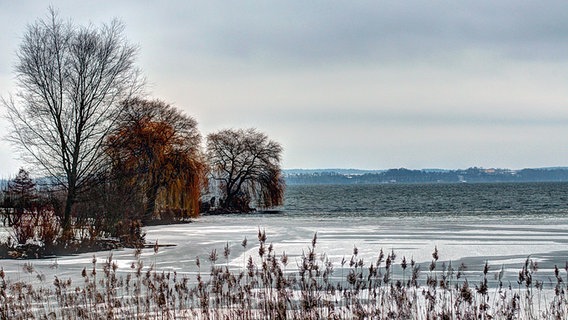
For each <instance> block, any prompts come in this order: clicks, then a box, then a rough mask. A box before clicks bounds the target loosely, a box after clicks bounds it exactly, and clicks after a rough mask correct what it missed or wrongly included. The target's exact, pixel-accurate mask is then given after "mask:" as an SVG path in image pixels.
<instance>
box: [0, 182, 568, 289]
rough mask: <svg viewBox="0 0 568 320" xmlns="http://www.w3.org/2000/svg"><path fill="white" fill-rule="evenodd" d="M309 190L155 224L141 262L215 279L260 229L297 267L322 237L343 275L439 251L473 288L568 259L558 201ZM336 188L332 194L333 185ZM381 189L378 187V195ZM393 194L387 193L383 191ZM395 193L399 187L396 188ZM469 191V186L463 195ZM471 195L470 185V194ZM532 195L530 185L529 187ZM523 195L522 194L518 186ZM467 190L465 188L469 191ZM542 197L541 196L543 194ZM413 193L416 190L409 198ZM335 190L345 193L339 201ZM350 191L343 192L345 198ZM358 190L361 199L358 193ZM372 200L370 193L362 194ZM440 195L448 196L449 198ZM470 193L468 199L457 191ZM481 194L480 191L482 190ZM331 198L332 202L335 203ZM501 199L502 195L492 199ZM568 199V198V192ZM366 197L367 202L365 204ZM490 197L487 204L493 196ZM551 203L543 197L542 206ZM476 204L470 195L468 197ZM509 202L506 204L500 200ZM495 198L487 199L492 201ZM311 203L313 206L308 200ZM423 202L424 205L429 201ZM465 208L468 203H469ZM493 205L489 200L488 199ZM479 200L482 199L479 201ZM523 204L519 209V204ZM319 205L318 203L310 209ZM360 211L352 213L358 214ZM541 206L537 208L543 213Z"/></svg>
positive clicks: (73, 259) (65, 271) (54, 269)
mask: <svg viewBox="0 0 568 320" xmlns="http://www.w3.org/2000/svg"><path fill="white" fill-rule="evenodd" d="M305 188H308V187H305V186H302V187H300V186H292V187H290V188H289V190H288V200H287V203H286V205H285V206H284V208H282V210H281V211H275V212H271V213H256V214H247V215H218V216H203V217H200V218H198V219H196V220H195V221H194V222H192V223H189V224H179V225H167V226H152V227H147V228H145V231H146V240H147V241H148V242H150V243H154V242H156V241H157V242H158V243H159V244H161V245H173V246H166V247H161V248H160V249H159V250H158V252H157V253H154V250H153V249H151V248H149V249H144V250H143V251H142V259H143V260H144V264H145V266H149V265H151V264H155V267H156V268H157V269H159V270H165V271H173V270H176V272H177V273H178V274H179V273H184V274H189V275H192V274H195V273H196V272H197V266H196V263H195V260H196V257H200V259H201V261H202V262H201V264H202V266H201V271H207V270H208V266H209V261H208V260H207V257H208V256H209V253H210V252H211V251H212V250H214V249H216V250H217V253H218V255H219V259H218V261H217V264H228V265H229V266H230V267H231V268H242V267H243V265H244V263H245V259H248V257H249V256H253V258H255V257H257V256H258V240H257V233H258V230H259V229H260V230H265V231H266V234H267V237H268V239H267V242H268V243H273V245H274V249H275V252H276V253H277V254H280V253H282V252H286V254H287V255H289V257H290V268H293V267H294V266H295V261H298V260H299V259H297V257H298V256H299V255H301V254H302V251H306V250H307V248H308V247H309V246H310V244H311V240H312V237H313V235H314V233H316V232H317V235H318V237H317V239H318V240H317V246H316V248H317V251H318V252H319V253H326V254H327V256H328V257H329V258H330V259H331V261H332V262H333V263H334V267H335V269H336V270H339V268H340V267H341V260H342V259H343V258H345V259H347V260H349V258H350V257H351V255H352V252H353V248H354V247H357V249H358V251H359V258H363V259H364V261H365V263H366V265H367V266H368V264H369V263H370V262H374V261H375V260H376V258H377V256H378V253H379V250H380V249H383V250H385V252H386V251H388V252H390V251H391V250H394V252H395V253H396V254H397V258H396V261H395V264H399V263H400V261H401V259H402V257H403V256H405V257H406V258H407V259H408V260H410V259H411V258H412V259H414V260H415V261H416V262H417V263H420V264H421V265H422V270H427V267H428V264H429V263H430V261H431V260H432V256H431V254H432V252H433V250H434V248H435V247H437V248H438V250H439V255H440V263H441V262H442V261H444V262H446V263H447V262H449V261H451V262H452V264H453V265H454V266H455V268H456V269H457V266H458V265H459V264H460V263H462V262H463V263H465V264H466V265H467V266H468V270H469V271H470V272H472V273H471V275H470V277H471V280H477V277H478V274H479V272H480V271H481V270H482V269H483V264H484V263H485V261H488V262H489V264H490V266H491V269H490V270H491V272H498V271H499V270H500V269H501V268H504V270H505V279H506V280H508V281H511V282H512V283H515V281H516V277H517V274H518V271H519V270H520V268H521V267H522V265H523V264H524V261H525V259H526V258H527V257H528V256H530V257H531V259H533V260H534V261H537V262H538V264H539V271H538V272H537V274H539V275H542V279H543V280H545V281H547V278H548V277H549V276H552V275H553V271H552V270H553V268H554V265H558V266H559V268H560V269H561V270H562V272H564V270H563V268H564V266H565V263H566V261H567V260H568V247H567V245H566V244H567V243H568V215H567V214H566V212H565V211H564V210H566V207H565V206H564V202H563V201H565V199H564V198H562V199H560V200H559V199H556V200H554V199H549V200H548V202H549V203H548V204H546V205H545V206H544V207H545V208H548V209H539V207H538V205H537V204H535V203H533V202H534V201H533V202H530V201H529V202H528V205H529V207H530V208H528V207H527V208H528V209H526V210H523V206H522V205H521V206H520V207H519V208H516V207H514V208H511V206H510V205H509V206H505V207H504V208H502V209H494V210H493V211H492V210H491V209H487V208H485V207H486V206H492V205H499V206H503V203H505V202H507V201H512V200H511V199H508V198H507V195H506V194H501V196H500V197H496V199H494V200H493V201H494V204H489V205H488V204H487V203H485V204H483V205H484V209H483V210H479V208H477V207H467V206H466V207H463V205H462V207H460V208H459V209H456V208H457V207H456V202H459V201H462V200H459V199H456V198H453V199H452V198H451V197H450V198H447V197H449V195H448V194H445V195H444V192H441V191H440V190H442V191H443V188H442V189H438V190H431V189H428V190H427V189H424V190H427V191H424V192H428V193H433V194H438V197H440V199H446V200H445V201H447V202H448V203H451V207H450V208H449V209H445V207H444V206H443V204H442V205H438V206H435V207H434V208H435V210H434V209H432V211H431V212H429V211H428V210H425V209H420V210H417V209H416V207H414V206H413V205H411V203H410V202H412V201H413V200H412V198H408V197H407V198H405V199H399V201H395V200H388V201H392V202H393V203H397V206H400V205H401V204H400V203H399V202H400V201H406V205H405V208H406V209H405V210H401V209H400V208H398V209H397V210H398V211H392V210H391V211H389V210H388V208H387V209H385V208H383V207H380V206H381V205H382V206H385V204H384V201H379V200H376V199H375V200H376V201H375V202H373V203H372V204H370V205H369V204H368V203H366V202H368V201H370V199H371V198H372V197H373V196H370V194H374V195H375V196H374V197H375V198H379V199H380V198H381V197H387V196H389V197H392V196H393V195H392V194H388V193H389V192H391V193H398V194H399V193H400V190H397V189H394V190H390V189H389V190H386V191H385V190H384V189H380V186H376V187H368V188H370V189H369V190H366V191H365V190H364V191H361V190H358V189H350V188H349V187H346V188H347V189H341V188H340V190H333V192H331V191H332V190H331V189H329V190H328V189H326V188H325V187H319V188H320V189H317V188H316V190H315V191H314V190H312V191H311V192H313V193H314V194H312V196H311V197H317V196H318V194H319V193H321V192H322V190H323V191H326V190H327V191H326V193H327V195H325V197H339V196H341V194H343V195H342V196H341V197H343V198H346V199H349V200H348V201H347V200H343V206H340V205H338V204H337V203H336V204H334V205H330V204H329V202H332V201H331V200H329V201H328V204H327V205H324V204H322V203H320V201H324V200H325V199H314V198H312V199H310V195H309V192H308V189H305ZM329 188H331V187H329ZM377 188H379V189H377ZM383 188H384V187H383ZM391 188H392V187H391ZM459 188H462V187H459ZM465 188H467V187H465ZM523 188H525V189H526V187H523ZM512 189H514V188H512ZM566 189H567V185H565V184H553V185H551V186H547V187H546V188H543V187H542V186H538V188H537V189H535V190H525V191H523V192H529V193H531V194H532V195H533V196H535V193H538V192H542V194H540V195H539V197H540V198H539V199H541V198H542V199H544V200H546V197H562V195H563V194H565V193H564V192H565V191H566ZM464 190H465V189H464ZM539 190H541V191H539ZM407 191H408V190H407ZM334 192H339V194H335V193H334ZM342 192H343V193H342ZM349 192H353V193H355V192H357V194H359V195H357V194H350V193H349ZM362 192H363V193H364V192H367V194H364V195H363V194H361V193H362ZM440 192H441V193H440ZM453 192H457V193H458V194H463V192H467V191H463V190H461V191H459V190H458V191H453ZM476 192H479V191H476ZM330 193H331V195H330ZM417 193H419V191H417V190H414V191H413V192H410V193H409V194H412V195H414V196H416V197H418V196H420V197H419V198H420V199H426V198H423V197H426V196H425V195H420V194H418V195H417ZM488 193H489V194H495V191H494V190H493V191H488ZM566 194H568V193H566ZM358 197H361V199H359V198H358ZM484 197H486V196H484ZM509 197H518V198H519V201H521V200H523V199H525V200H526V197H523V195H522V194H514V195H509ZM543 197H544V198H543ZM427 198H428V199H430V200H429V201H434V202H436V201H437V200H436V199H434V198H435V196H434V195H433V196H431V197H427ZM464 199H469V200H471V196H469V197H468V196H467V195H466V196H464ZM499 199H501V200H499ZM486 200H487V199H486ZM302 201H305V202H302ZM421 201H422V202H424V200H421ZM463 201H465V200H463ZM487 201H489V200H487ZM478 202H479V201H478ZM513 202H514V201H513ZM306 203H311V204H306ZM349 206H351V207H349ZM535 206H536V209H535ZM245 237H246V238H247V239H248V245H247V247H246V248H243V247H242V246H241V242H242V240H243V239H244V238H245ZM227 244H228V245H229V248H230V249H231V252H230V256H229V259H228V260H227V259H225V257H224V256H223V250H224V247H225V246H226V245H227ZM133 252H134V251H133V250H132V249H124V250H116V251H114V252H112V254H113V259H114V260H115V261H117V262H118V265H119V270H118V271H119V272H129V271H130V270H131V268H130V266H131V263H132V261H134V254H133ZM109 254H110V252H97V253H96V257H97V259H98V262H102V261H103V260H104V259H106V258H107V257H108V255H109ZM92 258H93V253H88V254H80V255H76V256H66V257H60V258H57V259H43V260H29V261H22V260H0V266H1V267H2V268H4V270H5V272H6V273H7V275H8V276H9V277H10V278H12V279H19V278H27V277H28V275H26V274H24V272H23V271H22V267H23V265H24V263H30V262H31V263H32V264H33V266H34V267H35V269H36V270H38V271H39V272H40V273H42V274H44V275H45V276H46V279H48V281H50V280H49V279H52V278H53V275H55V274H56V275H58V276H59V277H64V278H67V277H71V278H73V279H79V278H80V274H81V270H82V269H83V268H84V267H87V268H88V267H89V266H90V265H91V260H92Z"/></svg>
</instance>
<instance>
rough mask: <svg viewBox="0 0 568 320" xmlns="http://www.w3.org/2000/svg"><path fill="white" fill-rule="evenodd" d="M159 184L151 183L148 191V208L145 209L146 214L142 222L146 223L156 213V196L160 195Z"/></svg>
mask: <svg viewBox="0 0 568 320" xmlns="http://www.w3.org/2000/svg"><path fill="white" fill-rule="evenodd" d="M158 190H159V186H158V184H157V183H156V184H153V185H151V186H150V187H149V188H148V190H147V191H146V199H147V202H146V209H145V210H144V216H143V217H142V222H143V223H144V224H146V223H147V222H148V221H150V220H151V219H152V216H153V215H154V210H156V198H157V197H158Z"/></svg>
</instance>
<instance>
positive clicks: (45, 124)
mask: <svg viewBox="0 0 568 320" xmlns="http://www.w3.org/2000/svg"><path fill="white" fill-rule="evenodd" d="M123 29H124V28H123V25H122V24H121V23H119V22H117V21H112V22H111V23H110V24H108V25H103V26H101V27H100V28H95V27H93V26H87V27H84V26H77V25H74V24H72V23H71V22H70V21H63V20H62V19H61V18H59V16H58V15H57V13H56V12H55V11H54V10H53V9H50V11H49V15H48V17H47V19H39V20H38V21H36V22H35V23H33V24H31V25H30V26H28V28H27V32H26V33H25V34H24V36H23V40H22V44H21V45H20V48H19V50H18V51H17V58H18V62H17V64H16V68H15V70H16V79H17V88H18V89H17V90H18V91H17V92H16V94H15V96H13V97H10V98H8V99H6V98H4V99H2V102H3V104H4V105H5V106H6V107H7V109H8V119H9V120H10V122H11V125H12V131H11V135H10V140H11V141H12V142H13V143H14V144H15V145H16V146H17V147H18V148H19V149H20V150H21V153H22V156H23V157H24V159H25V160H27V161H29V162H30V163H32V164H34V165H36V166H37V167H38V169H41V170H43V171H44V173H45V174H47V175H49V176H51V177H53V178H55V179H57V181H58V182H59V183H60V184H61V186H63V187H64V189H65V191H66V199H65V204H64V214H63V217H64V219H63V226H64V228H65V229H66V230H68V229H69V228H70V226H71V225H70V224H71V220H70V217H71V213H72V208H73V205H74V203H75V202H76V199H77V196H78V195H79V194H80V193H81V190H82V189H83V188H84V187H85V184H86V183H88V181H89V180H90V179H91V177H92V176H93V175H95V174H96V173H97V172H98V171H100V170H101V166H104V161H102V159H103V158H102V157H104V153H103V152H101V145H102V143H103V141H104V139H105V137H106V135H107V133H108V131H109V130H110V128H111V127H112V125H113V124H114V122H115V120H116V117H117V115H118V114H119V110H120V109H118V108H116V106H117V104H118V101H120V100H122V99H124V98H126V97H128V96H130V95H131V94H132V92H133V91H136V90H138V89H140V85H141V82H140V81H139V78H138V74H139V72H138V70H137V69H136V68H135V66H134V58H135V55H136V48H135V47H134V46H132V45H130V44H128V42H127V41H126V39H125V38H124V35H123ZM91 180H92V179H91Z"/></svg>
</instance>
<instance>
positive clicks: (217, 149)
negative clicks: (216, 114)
mask: <svg viewBox="0 0 568 320" xmlns="http://www.w3.org/2000/svg"><path fill="white" fill-rule="evenodd" d="M281 154H282V147H281V146H280V144H279V143H277V142H275V141H272V140H270V139H269V138H268V136H266V134H264V133H262V132H259V131H257V130H255V129H238V130H234V129H226V130H221V131H219V132H216V133H212V134H210V135H208V136H207V155H208V160H209V162H210V167H211V175H212V179H213V180H216V181H218V184H219V187H220V191H221V194H222V197H223V199H221V200H222V204H221V206H222V207H223V208H224V209H226V210H230V211H250V210H251V208H250V205H251V203H253V202H254V203H256V205H257V206H258V207H262V208H267V207H275V206H278V205H281V204H282V203H283V200H284V187H285V186H284V182H283V180H282V177H281V169H280V158H281Z"/></svg>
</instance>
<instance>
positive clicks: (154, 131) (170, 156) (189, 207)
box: [107, 98, 205, 221]
mask: <svg viewBox="0 0 568 320" xmlns="http://www.w3.org/2000/svg"><path fill="white" fill-rule="evenodd" d="M121 108H122V110H123V113H122V115H121V117H120V119H119V121H118V123H117V126H116V129H115V130H114V131H113V133H112V135H110V136H109V138H108V139H107V153H108V155H109V156H110V158H111V159H112V167H113V173H114V175H113V176H114V177H115V178H117V179H119V180H121V181H122V182H123V183H126V185H127V186H130V188H131V190H132V192H141V193H142V194H143V199H144V202H145V204H144V208H145V209H144V215H143V220H144V221H148V220H149V219H151V218H152V216H153V215H154V213H155V212H156V211H157V210H158V209H165V208H170V209H179V210H181V212H182V214H183V215H185V214H187V215H197V214H198V213H199V198H200V195H201V188H202V185H203V184H204V176H205V163H204V160H203V154H202V151H201V135H200V134H199V131H198V130H197V122H196V121H195V120H194V119H193V118H191V117H189V116H186V115H184V114H182V113H180V112H179V111H178V110H176V109H175V108H174V107H172V106H170V105H168V104H166V103H165V102H163V101H159V100H153V101H149V100H143V99H137V98H135V99H129V100H125V101H123V102H122V103H121Z"/></svg>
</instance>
